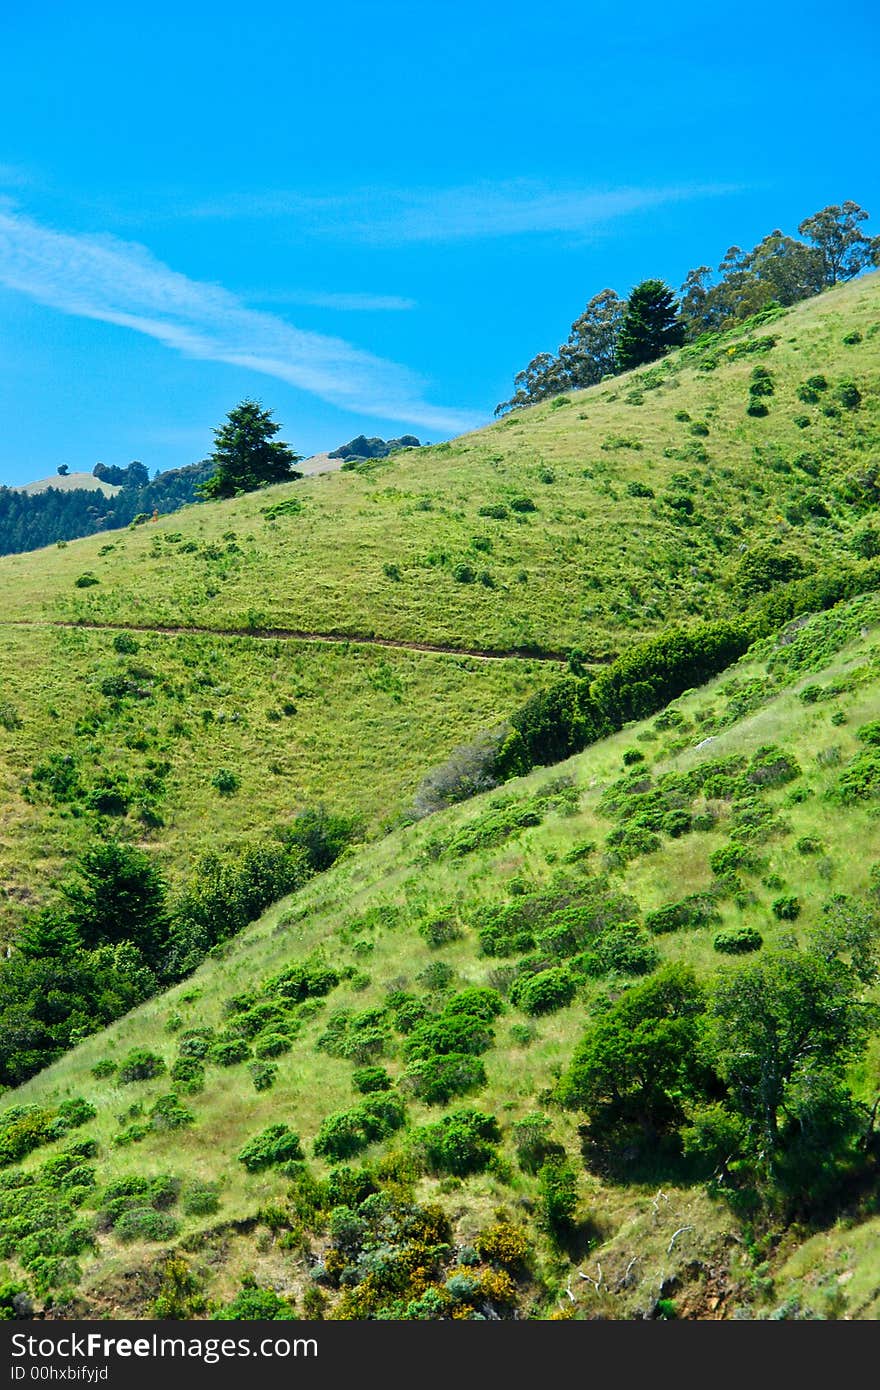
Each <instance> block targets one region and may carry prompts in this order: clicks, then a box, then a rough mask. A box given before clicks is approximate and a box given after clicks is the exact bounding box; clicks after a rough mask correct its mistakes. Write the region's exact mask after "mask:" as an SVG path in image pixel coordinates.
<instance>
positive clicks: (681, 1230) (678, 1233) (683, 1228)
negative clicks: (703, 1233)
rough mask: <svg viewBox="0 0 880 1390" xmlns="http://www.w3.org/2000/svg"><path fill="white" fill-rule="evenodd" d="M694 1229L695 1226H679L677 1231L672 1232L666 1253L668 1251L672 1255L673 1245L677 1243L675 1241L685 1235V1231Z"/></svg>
mask: <svg viewBox="0 0 880 1390" xmlns="http://www.w3.org/2000/svg"><path fill="white" fill-rule="evenodd" d="M693 1229H694V1228H693V1226H679V1228H678V1230H677V1231H673V1233H672V1239H671V1241H670V1242H669V1244H668V1245H667V1247H666V1253H667V1255H671V1254H672V1247H673V1245H674V1244H675V1242H676V1241H677V1240H678V1237H679V1236H681V1235H684V1233H685V1231H692V1230H693Z"/></svg>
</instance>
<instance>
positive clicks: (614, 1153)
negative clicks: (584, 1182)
mask: <svg viewBox="0 0 880 1390" xmlns="http://www.w3.org/2000/svg"><path fill="white" fill-rule="evenodd" d="M578 1134H579V1136H580V1147H581V1156H582V1158H583V1161H584V1167H585V1168H586V1169H587V1171H588V1172H590V1173H595V1175H596V1177H598V1178H601V1179H602V1181H603V1182H606V1183H611V1184H614V1185H616V1186H621V1187H631V1186H639V1185H645V1186H652V1185H653V1186H655V1187H656V1186H658V1185H660V1184H662V1183H668V1184H671V1185H673V1186H675V1187H693V1186H695V1185H697V1184H698V1183H705V1182H706V1180H707V1179H708V1178H709V1177H710V1176H711V1168H710V1167H708V1166H707V1164H706V1161H705V1159H694V1158H686V1157H685V1156H684V1155H683V1154H682V1152H681V1146H680V1143H679V1139H678V1136H677V1135H675V1134H672V1135H670V1134H663V1133H657V1132H654V1131H651V1132H649V1131H645V1130H636V1129H634V1128H628V1129H626V1130H623V1131H622V1130H615V1131H613V1132H612V1133H610V1134H601V1133H597V1132H595V1131H594V1130H591V1128H590V1126H589V1125H581V1126H580V1128H579V1130H578Z"/></svg>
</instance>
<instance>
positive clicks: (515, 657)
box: [0, 618, 614, 665]
mask: <svg viewBox="0 0 880 1390" xmlns="http://www.w3.org/2000/svg"><path fill="white" fill-rule="evenodd" d="M0 627H38V628H45V627H69V628H77V627H80V628H88V629H92V630H97V631H99V632H161V633H166V634H167V635H168V636H171V637H174V636H203V637H251V638H254V639H255V640H257V641H265V642H270V641H271V642H327V643H337V644H344V643H351V644H352V645H354V646H363V647H390V648H392V649H394V650H397V651H410V652H431V653H435V654H437V655H438V656H470V657H473V658H474V659H475V660H476V661H550V662H555V663H556V664H557V665H558V664H561V663H564V662H566V661H567V660H568V653H567V652H562V651H532V650H530V649H528V648H526V647H498V648H493V647H450V646H445V645H444V644H443V643H440V642H408V641H406V640H405V639H404V638H396V637H370V636H367V635H366V634H364V633H358V632H304V631H300V630H299V629H298V628H292V627H263V628H253V629H252V628H246V627H185V626H182V625H181V626H175V625H172V624H166V623H109V622H108V623H105V622H98V621H97V620H95V621H92V620H83V621H74V620H73V619H64V618H58V619H56V620H54V621H53V620H51V619H48V618H47V619H42V620H31V619H27V618H18V619H12V620H10V621H7V622H3V621H2V620H0ZM613 659H614V658H613V657H611V656H608V657H600V658H597V659H595V660H594V661H593V662H591V663H589V664H591V665H605V664H606V663H607V662H609V661H612V660H613Z"/></svg>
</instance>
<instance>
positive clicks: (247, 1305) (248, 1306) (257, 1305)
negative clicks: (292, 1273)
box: [211, 1284, 297, 1322]
mask: <svg viewBox="0 0 880 1390" xmlns="http://www.w3.org/2000/svg"><path fill="white" fill-rule="evenodd" d="M211 1316H212V1318H214V1319H215V1320H219V1321H221V1322H226V1321H230V1322H290V1321H293V1320H295V1319H296V1317H297V1314H296V1309H295V1308H294V1305H293V1303H292V1302H291V1300H290V1299H289V1298H282V1297H281V1296H280V1294H277V1293H276V1292H275V1290H274V1289H261V1288H259V1287H258V1286H257V1285H256V1284H244V1285H243V1287H242V1288H241V1289H240V1290H239V1292H238V1293H237V1294H236V1296H235V1298H234V1299H233V1300H232V1302H231V1303H227V1304H225V1305H224V1306H223V1307H222V1308H218V1309H217V1312H216V1313H212V1314H211Z"/></svg>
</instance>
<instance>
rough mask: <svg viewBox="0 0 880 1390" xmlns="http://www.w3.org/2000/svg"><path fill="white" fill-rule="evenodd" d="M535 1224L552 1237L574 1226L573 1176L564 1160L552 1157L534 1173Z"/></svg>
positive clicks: (563, 1233) (574, 1176) (570, 1168)
mask: <svg viewBox="0 0 880 1390" xmlns="http://www.w3.org/2000/svg"><path fill="white" fill-rule="evenodd" d="M538 1191H539V1198H538V1224H539V1226H540V1227H541V1228H542V1229H543V1230H545V1231H546V1232H547V1233H548V1235H550V1236H553V1237H554V1238H556V1239H559V1238H561V1237H564V1236H565V1235H567V1234H568V1232H569V1231H571V1230H572V1228H573V1226H574V1214H575V1211H576V1210H577V1202H578V1192H577V1175H576V1173H575V1171H574V1169H573V1168H572V1166H571V1164H570V1163H569V1162H568V1160H567V1159H566V1158H565V1157H564V1156H563V1157H554V1158H552V1159H550V1160H549V1161H548V1162H545V1163H544V1164H542V1166H541V1168H540V1171H539V1173H538Z"/></svg>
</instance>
